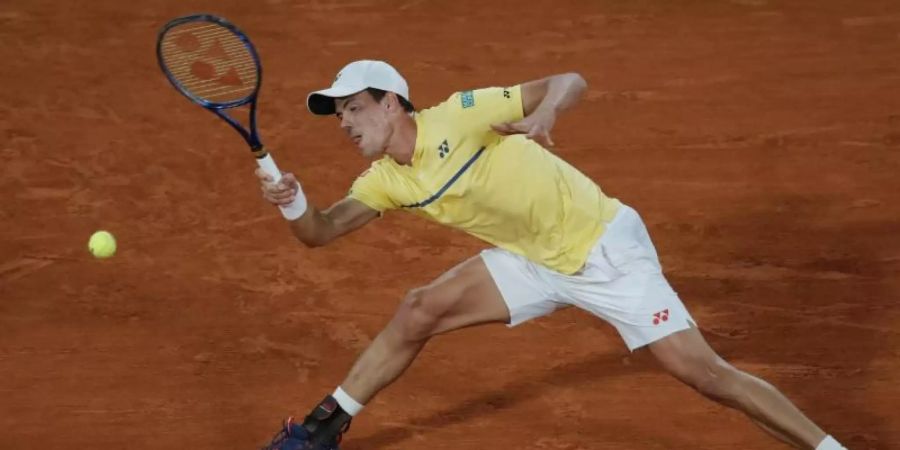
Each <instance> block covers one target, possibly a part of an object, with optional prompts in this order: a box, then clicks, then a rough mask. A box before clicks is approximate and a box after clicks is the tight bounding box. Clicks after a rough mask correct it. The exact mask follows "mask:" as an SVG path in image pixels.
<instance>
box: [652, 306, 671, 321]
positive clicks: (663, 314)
mask: <svg viewBox="0 0 900 450" xmlns="http://www.w3.org/2000/svg"><path fill="white" fill-rule="evenodd" d="M668 320H669V310H668V309H664V310H662V311H660V312H658V313H654V314H653V325H659V324H660V322H666V321H668Z"/></svg>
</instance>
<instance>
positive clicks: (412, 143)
mask: <svg viewBox="0 0 900 450" xmlns="http://www.w3.org/2000/svg"><path fill="white" fill-rule="evenodd" d="M416 128H417V127H416V120H415V119H414V118H413V116H411V115H408V114H404V115H402V116H400V117H398V118H397V123H396V124H395V125H394V134H393V135H392V136H391V140H390V141H389V142H388V146H387V149H385V151H384V152H385V153H386V154H387V155H388V156H390V157H391V159H393V160H394V161H396V162H397V163H398V164H402V165H405V166H408V165H410V164H412V159H413V155H414V154H415V153H416V133H417V130H416Z"/></svg>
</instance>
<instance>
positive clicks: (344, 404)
mask: <svg viewBox="0 0 900 450" xmlns="http://www.w3.org/2000/svg"><path fill="white" fill-rule="evenodd" d="M331 396H332V397H334V399H335V400H337V402H338V405H341V409H343V410H344V411H347V414H350V416H351V417H352V416H355V415H357V414H359V412H360V411H362V409H363V407H364V406H365V405H360V404H359V402H358V401H356V400H353V397H351V396H350V395H348V394H347V393H346V392H344V390H343V389H342V388H341V387H340V386H338V388H337V389H336V390H335V391H334V394H331Z"/></svg>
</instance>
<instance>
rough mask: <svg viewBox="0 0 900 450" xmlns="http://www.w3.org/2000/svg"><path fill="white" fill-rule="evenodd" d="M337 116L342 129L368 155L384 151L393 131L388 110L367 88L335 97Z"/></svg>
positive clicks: (371, 156) (372, 155)
mask: <svg viewBox="0 0 900 450" xmlns="http://www.w3.org/2000/svg"><path fill="white" fill-rule="evenodd" d="M335 111H336V112H335V115H336V116H337V118H338V120H340V121H341V129H343V130H344V132H345V133H347V136H349V137H350V139H351V140H352V141H353V143H354V144H356V146H357V147H358V148H359V151H360V152H361V153H362V154H363V156H365V157H366V158H375V157H377V156H379V155H381V154H382V153H384V150H385V148H387V145H388V141H389V140H390V138H391V134H392V133H393V127H392V126H391V124H390V121H389V120H388V110H387V108H385V105H384V104H382V102H377V101H375V99H374V98H372V95H371V94H369V93H368V92H366V91H363V92H360V93H358V94H355V95H352V96H350V97H347V98H343V99H335Z"/></svg>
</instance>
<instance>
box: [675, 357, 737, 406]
mask: <svg viewBox="0 0 900 450" xmlns="http://www.w3.org/2000/svg"><path fill="white" fill-rule="evenodd" d="M673 374H674V375H675V376H676V377H678V378H679V379H680V380H681V381H683V382H684V383H686V384H687V385H688V386H690V387H692V388H694V389H695V390H696V391H697V392H699V393H700V394H702V395H704V396H706V397H710V398H716V399H721V398H731V397H734V396H735V395H736V394H737V392H736V390H737V389H738V388H739V379H740V371H738V370H737V369H735V368H734V366H732V365H731V364H728V362H726V361H725V360H723V359H722V358H720V357H718V356H716V357H714V358H709V359H701V360H695V361H691V362H689V363H687V364H684V365H682V366H680V368H679V370H678V371H677V372H673Z"/></svg>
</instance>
